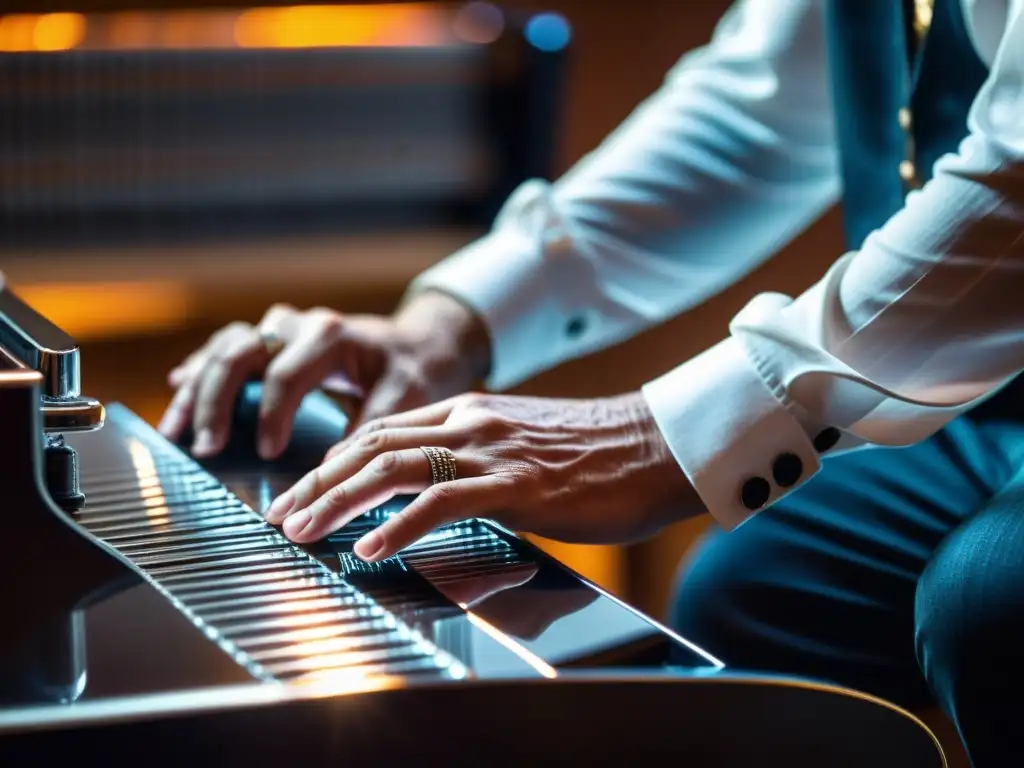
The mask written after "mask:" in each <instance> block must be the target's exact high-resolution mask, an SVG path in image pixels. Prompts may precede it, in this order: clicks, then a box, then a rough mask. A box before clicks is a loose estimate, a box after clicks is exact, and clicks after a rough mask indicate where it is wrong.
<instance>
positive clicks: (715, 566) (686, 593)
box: [669, 530, 731, 642]
mask: <svg viewBox="0 0 1024 768" xmlns="http://www.w3.org/2000/svg"><path fill="white" fill-rule="evenodd" d="M724 535H725V534H723V533H722V532H720V531H717V530H712V531H709V532H708V533H706V534H704V535H703V536H701V538H700V539H698V540H697V541H696V542H695V543H694V545H693V547H692V548H691V550H690V552H689V554H688V555H687V556H686V557H685V558H684V559H683V562H682V563H681V564H680V566H679V571H678V573H677V576H676V588H675V593H674V595H673V603H672V605H671V606H670V611H669V616H670V623H671V625H672V627H673V628H674V629H676V630H677V631H678V632H680V633H681V634H682V635H683V636H684V637H687V638H691V639H696V638H697V637H698V636H707V635H714V634H715V633H716V630H718V629H720V625H721V624H722V622H723V620H724V610H723V609H724V606H725V605H726V604H727V603H728V592H729V589H730V586H729V584H730V580H729V578H728V571H729V570H730V568H729V566H731V561H730V560H728V559H723V558H722V557H719V556H717V550H718V549H719V547H720V544H719V542H720V540H721V537H722V536H724ZM698 642H700V641H698Z"/></svg>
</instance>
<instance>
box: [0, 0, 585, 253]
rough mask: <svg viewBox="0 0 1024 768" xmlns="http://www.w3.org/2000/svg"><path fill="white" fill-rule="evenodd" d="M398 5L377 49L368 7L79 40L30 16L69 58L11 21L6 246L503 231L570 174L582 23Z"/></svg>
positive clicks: (97, 27)
mask: <svg viewBox="0 0 1024 768" xmlns="http://www.w3.org/2000/svg"><path fill="white" fill-rule="evenodd" d="M388 7H389V6H375V7H374V8H378V9H380V10H379V14H383V15H380V17H379V20H380V23H384V22H385V21H387V18H391V19H392V25H393V26H394V25H396V24H398V21H400V20H401V17H400V16H398V15H396V13H398V11H399V10H401V9H405V10H404V11H401V12H403V13H407V15H408V18H406V19H405V22H404V24H405V26H404V27H401V28H397V27H396V31H395V32H394V33H393V34H392V35H391V36H390V38H388V37H380V39H379V42H377V43H375V42H374V38H373V37H372V36H371V37H369V38H364V40H363V41H359V40H356V42H355V43H350V42H346V40H349V39H350V38H351V39H355V38H353V37H352V35H353V33H352V29H351V25H352V24H353V23H355V21H354V20H356V21H358V19H362V21H361V22H360V23H363V24H364V25H365V24H366V23H367V22H366V19H367V18H370V19H371V20H372V19H373V18H377V17H373V16H372V15H371V16H367V14H372V13H375V12H377V11H374V10H373V8H369V9H368V8H365V7H364V8H362V9H361V10H360V13H361V14H362V16H361V17H358V19H357V17H355V16H353V15H352V13H351V11H353V10H354V9H351V8H348V10H346V6H337V7H333V8H332V7H321V8H320V9H319V10H317V9H315V8H314V9H312V10H310V8H309V7H305V10H304V8H303V7H299V8H295V9H263V10H262V11H260V9H257V10H255V11H254V10H248V11H242V10H239V11H218V12H213V11H210V12H204V11H189V12H185V11H180V12H174V11H162V12H159V13H150V14H148V15H147V14H146V13H135V15H134V16H125V15H124V14H120V15H119V14H117V13H113V14H92V15H89V14H86V15H80V14H63V16H62V17H61V18H62V19H63V22H64V23H68V24H70V23H78V24H79V28H78V33H79V36H78V38H77V39H74V38H69V39H63V41H62V38H60V37H59V32H60V29H59V28H55V29H56V32H53V33H52V35H51V37H52V38H53V39H52V40H50V39H49V38H46V37H45V35H44V36H43V37H42V38H41V37H40V34H41V33H39V31H38V29H39V27H38V25H39V24H41V23H42V22H40V21H39V19H40V18H43V17H38V16H37V17H35V18H36V21H35V22H32V21H31V18H32V17H29V16H27V15H22V16H21V17H20V18H21V20H22V23H23V24H31V23H35V24H36V25H37V27H36V28H35V29H36V33H35V37H34V38H32V39H33V40H35V41H36V43H37V46H36V47H38V46H43V47H46V46H47V45H51V47H52V46H54V45H55V46H59V45H61V44H62V43H63V44H64V45H66V50H32V49H31V48H32V47H33V46H32V45H31V44H26V45H25V46H23V49H21V50H14V51H12V50H11V48H12V47H16V45H12V43H11V40H7V43H6V45H5V41H4V39H3V35H4V28H3V26H2V25H3V23H4V21H3V18H2V17H0V50H4V49H6V50H5V52H0V243H3V242H6V243H17V244H19V245H24V244H25V243H26V242H27V243H33V242H43V241H49V240H52V239H54V238H57V239H61V238H64V239H72V240H73V241H74V242H75V243H81V242H82V241H83V240H85V241H88V240H90V239H104V238H110V237H115V236H117V237H121V236H125V235H129V236H131V235H139V234H143V235H149V234H157V235H166V234H173V233H178V234H197V233H198V234H201V235H205V234H209V233H210V232H221V231H229V230H231V229H233V228H237V229H241V230H243V231H245V232H251V231H253V230H254V229H256V230H260V231H262V230H265V229H268V228H288V227H293V228H294V227H301V228H303V229H304V230H307V229H308V228H310V227H311V226H325V227H328V228H331V229H335V228H342V229H366V228H376V227H380V226H387V227H394V226H400V225H402V224H413V225H415V226H423V225H427V226H432V225H451V224H478V223H479V224H485V223H486V222H487V221H488V220H489V219H490V218H491V217H492V216H493V215H494V213H495V212H496V209H497V208H498V206H499V205H500V203H501V202H502V201H503V200H504V198H505V197H506V196H507V195H508V193H509V192H510V191H511V190H512V189H513V188H514V187H515V186H516V185H517V184H519V183H520V182H522V181H523V180H525V179H528V178H532V177H548V176H549V175H550V174H551V171H552V162H553V154H554V141H553V137H554V136H555V135H556V133H557V123H558V102H559V93H560V91H561V86H562V78H563V70H564V65H565V57H566V52H567V49H568V43H569V37H570V30H569V27H568V25H567V23H566V22H565V21H564V20H562V19H561V17H558V16H555V15H552V14H533V15H527V16H524V17H522V18H520V17H517V16H515V15H513V14H509V13H506V12H504V11H502V10H501V9H499V8H497V7H492V6H485V5H483V4H480V3H474V4H471V5H470V6H466V7H459V6H447V5H430V4H417V5H415V6H408V7H407V6H401V8H399V7H398V6H396V7H395V8H393V9H392V10H391V11H390V14H391V16H390V17H388V16H387V13H389V12H388V11H386V10H385V9H386V8H388ZM260 12H262V13H263V16H262V17H261V16H259V15H258V14H259V13H260ZM289 12H290V13H292V14H293V17H294V14H301V13H303V12H305V13H310V12H316V13H319V14H320V16H319V17H309V18H307V19H305V20H304V21H303V19H302V18H299V19H298V22H300V23H299V26H298V27H296V23H297V22H296V19H295V18H291V21H289V17H287V16H286V15H281V14H287V13H289ZM176 13H177V15H175V14H176ZM254 13H255V14H257V16H253V14H254ZM273 13H278V14H279V16H278V17H275V16H273ZM332 13H333V14H334V15H333V16H332V15H331V14H332ZM246 14H249V15H248V16H246ZM346 14H347V15H346ZM51 18H54V19H55V20H54V22H53V24H56V23H57V20H56V17H51ZM119 18H120V19H121V20H122V21H121V26H120V27H118V26H117V23H118V19H119ZM126 18H127V19H128V20H127V21H124V19H126ZM133 19H134V22H133V21H132V20H133ZM182 19H188V20H190V21H189V24H191V26H183V24H184V22H183V21H182ZM246 19H249V21H248V22H247V21H246ZM261 19H262V22H261V23H262V26H259V25H258V24H257V22H260V20H261ZM318 19H319V21H318ZM396 20H397V21H396ZM8 21H9V19H8ZM12 23H13V22H9V23H8V32H10V29H12V27H11V24H12ZM132 23H134V24H135V27H132V26H131V24H132ZM246 23H248V24H249V26H248V27H246ZM289 23H291V24H292V26H291V27H288V26H287V25H288V24H289ZM302 23H304V24H305V25H306V26H305V27H302ZM146 24H149V25H150V27H149V28H151V30H152V32H151V33H150V34H149V36H148V37H147V36H146V35H145V34H143V32H142V31H140V30H144V29H146V27H145V25H146ZM175 24H177V25H178V27H175V26H174V25H175ZM254 24H257V26H253V25H254ZM275 24H277V25H278V26H277V27H275V26H274V25H275ZM332 24H334V25H336V27H337V32H338V34H334V35H333V36H332V34H333V33H332V29H334V27H332V26H331V25H332ZM346 24H348V25H349V26H348V27H346ZM204 25H205V26H204ZM51 26H52V25H51ZM83 27H84V29H83ZM47 29H48V28H47ZM133 29H134V34H135V36H136V38H138V40H135V41H134V43H133V41H132V39H131V35H132V34H133V32H132V30H133ZM174 29H178V30H179V31H178V32H177V33H176V36H175V34H172V32H171V31H169V30H174ZM296 29H297V30H298V32H296ZM303 29H304V30H305V32H303ZM282 30H283V31H282ZM289 30H290V31H289ZM346 30H347V31H346ZM403 30H404V31H403ZM44 32H46V29H44ZM73 32H74V30H72V33H73ZM69 34H70V33H69ZM261 34H262V37H261ZM288 34H291V38H289V37H288ZM303 34H305V37H304V38H303V37H302V35H303ZM275 35H276V36H275ZM296 35H298V37H296ZM346 35H348V37H346ZM26 39H27V38H26ZM16 42H17V41H16V40H15V43H16ZM332 42H336V43H338V44H332ZM26 49H27V50H26Z"/></svg>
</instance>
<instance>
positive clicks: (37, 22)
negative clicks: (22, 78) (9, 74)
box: [0, 13, 85, 52]
mask: <svg viewBox="0 0 1024 768" xmlns="http://www.w3.org/2000/svg"><path fill="white" fill-rule="evenodd" d="M84 39H85V17H84V16H83V15H82V14H80V13H44V14H41V15H36V14H28V13H15V14H11V15H10V16H3V17H0V51H7V52H17V51H67V50H70V49H72V48H75V47H77V46H78V45H80V44H81V42H82V40H84Z"/></svg>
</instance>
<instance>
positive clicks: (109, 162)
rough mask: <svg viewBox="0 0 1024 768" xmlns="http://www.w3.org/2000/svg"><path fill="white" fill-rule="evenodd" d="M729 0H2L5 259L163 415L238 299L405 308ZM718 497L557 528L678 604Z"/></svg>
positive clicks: (19, 280)
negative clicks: (604, 540)
mask: <svg viewBox="0 0 1024 768" xmlns="http://www.w3.org/2000/svg"><path fill="white" fill-rule="evenodd" d="M727 5H728V3H727V2H726V1H725V0H643V1H642V2H633V3H622V2H618V3H615V2H603V1H600V0H544V1H543V2H542V1H541V0H538V1H537V2H534V1H533V0H509V2H506V3H504V4H503V5H502V6H501V7H500V8H499V7H496V6H491V5H485V4H482V3H471V4H468V5H466V4H442V3H439V4H435V3H405V4H389V3H373V4H367V5H354V4H342V5H336V6H297V7H283V6H274V7H269V6H266V7H263V6H261V7H254V6H253V5H251V4H246V5H239V6H230V5H224V4H218V5H216V6H209V7H204V6H203V5H202V4H201V3H196V2H182V3H175V2H173V0H161V1H160V2H152V1H151V0H135V2H127V0H124V1H123V2H121V1H118V0H61V1H60V2H56V0H54V2H52V3H51V2H50V0H24V2H19V0H4V2H3V3H2V4H0V14H2V15H0V269H2V270H3V271H4V272H5V273H6V274H7V278H8V280H9V282H10V283H12V284H13V286H14V288H15V290H16V291H18V292H19V293H20V294H21V295H22V296H23V298H25V299H26V300H27V301H28V302H29V303H30V304H32V305H34V306H35V307H36V308H37V309H39V310H41V311H42V312H44V313H46V314H47V315H48V316H49V317H50V318H51V319H53V320H55V321H56V322H58V323H59V324H60V325H62V326H63V327H64V328H65V329H66V330H67V331H68V332H70V333H71V334H72V335H74V336H75V337H77V338H78V340H79V341H80V342H81V345H82V350H83V352H82V354H83V379H84V387H85V391H86V392H87V393H88V394H89V395H92V396H94V397H98V398H100V399H101V400H104V401H115V400H116V401H121V402H123V403H125V404H126V405H128V406H129V407H130V408H132V409H134V410H135V411H136V412H138V413H139V414H140V415H142V416H143V418H145V419H147V420H148V421H150V422H151V423H154V424H155V423H156V422H157V421H158V419H159V417H160V415H161V413H162V411H163V408H164V406H165V405H166V403H167V402H168V400H169V397H170V394H171V392H170V390H169V389H168V388H167V386H166V384H165V376H166V373H167V371H168V370H169V369H170V368H171V367H172V366H173V365H175V364H176V363H178V362H179V361H180V360H181V359H182V358H183V357H184V356H185V355H186V354H187V353H188V352H190V351H192V350H193V349H194V348H195V347H196V346H197V345H199V344H200V343H201V342H202V341H203V340H205V339H206V338H207V337H208V336H209V335H210V334H211V333H212V332H213V331H215V330H216V329H217V328H219V327H220V326H222V325H224V324H225V323H227V322H230V321H232V320H237V319H243V320H250V321H256V320H258V319H259V317H260V316H261V315H262V314H263V312H264V311H265V309H266V308H267V307H268V306H269V305H270V304H272V303H274V302H278V301H283V302H289V303H292V304H294V305H296V306H299V307H309V306H316V305H326V306H330V307H333V308H336V309H339V310H342V311H350V312H381V313H386V312H390V311H391V309H392V308H393V307H394V306H395V304H396V302H397V301H398V299H399V297H400V296H401V293H402V291H403V288H404V286H405V284H406V283H407V282H408V280H409V279H410V278H411V277H412V276H413V275H415V274H416V273H417V272H419V271H420V270H422V269H423V268H425V267H426V266H428V265H429V264H431V263H433V262H435V261H437V260H439V259H442V258H444V256H446V255H447V254H448V253H450V252H451V251H453V250H454V249H456V248H458V247H459V246H460V245H463V244H465V243H466V242H469V241H470V240H471V239H472V238H474V237H475V236H476V235H478V234H479V233H480V232H482V231H483V230H484V229H485V228H486V227H487V225H488V222H489V221H490V218H491V217H492V216H493V214H494V212H495V210H496V209H497V207H498V206H499V205H500V203H501V201H502V200H503V199H504V197H505V196H506V195H507V194H508V192H509V191H511V189H512V188H514V186H515V185H516V184H518V183H519V182H521V181H522V180H524V179H526V178H530V177H533V176H543V177H547V178H554V177H556V176H557V175H558V174H560V173H561V172H562V171H563V170H564V169H566V168H567V167H569V166H570V165H571V164H572V163H573V162H574V161H576V160H577V159H578V158H579V157H580V156H581V155H583V154H584V153H586V152H587V151H589V150H591V149H593V148H594V147H595V146H596V145H597V144H598V143H599V142H600V141H601V139H602V138H603V137H604V136H605V134H607V133H608V132H609V131H610V130H611V129H612V128H614V126H615V125H616V124H617V123H618V122H619V121H621V120H622V119H623V118H624V117H625V116H626V115H627V114H628V113H629V112H630V111H631V109H633V108H634V107H635V106H636V105H637V103H638V102H639V101H640V100H641V99H643V98H644V97H645V96H646V95H647V94H649V93H650V92H651V91H653V90H654V89H655V88H657V87H658V85H659V83H660V82H661V80H662V78H663V77H664V75H665V73H666V71H667V70H668V69H669V67H671V65H672V64H673V63H674V62H675V61H676V59H678V57H679V56H680V55H682V54H683V53H684V52H686V51H687V50H688V49H691V48H693V47H695V46H698V45H701V44H703V43H704V42H705V41H706V40H707V39H708V37H709V36H710V34H711V31H712V29H713V27H714V24H715V23H716V21H717V20H718V18H719V16H720V15H721V13H722V12H723V11H724V10H725V8H726V7H727ZM841 247H842V246H841V240H840V232H839V219H838V215H837V213H836V212H831V213H830V214H828V215H827V216H826V217H825V218H824V219H823V221H821V222H820V223H819V224H818V225H816V226H815V227H814V228H813V229H812V230H811V231H810V232H809V233H808V234H807V235H806V236H804V237H803V238H802V239H800V240H799V241H798V242H796V243H795V244H793V245H792V246H791V247H790V248H789V249H788V250H787V251H786V252H785V253H783V254H782V255H781V256H780V257H779V258H777V259H775V260H773V261H772V262H771V263H770V264H768V265H767V266H766V267H765V268H763V269H762V270H760V271H759V272H757V273H755V274H753V275H751V276H750V277H749V278H747V279H745V280H744V281H743V282H742V283H741V284H739V285H738V286H736V287H735V288H733V289H732V290H730V291H728V292H727V293H726V294H724V295H722V296H720V297H718V298H717V299H715V300H713V301H711V302H709V303H707V304H706V305H704V306H701V307H699V308H697V309H696V310H694V311H692V312H690V313H689V314H688V315H686V316H685V317H682V318H679V319H677V320H675V321H673V322H671V323H668V324H666V325H665V326H663V327H659V328H657V329H654V330H652V331H650V332H649V333H646V334H644V335H643V336H642V337H641V338H638V339H635V340H633V341H631V342H629V343H627V344H624V345H622V346H620V347H618V348H615V349H611V350H608V351H606V352H604V353H602V354H600V355H598V356H596V357H592V358H590V359H587V360H583V361H577V362H574V363H571V364H568V365H565V366H563V367H561V368H559V369H558V370H554V371H551V372H549V373H547V374H545V375H543V376H541V377H539V378H537V379H536V380H534V381H531V382H529V383H528V384H526V385H524V386H523V387H521V389H520V391H521V392H523V393H531V394H545V395H553V396H593V395H603V394H613V393H617V392H622V391H626V390H630V389H635V388H636V387H638V386H639V385H640V384H642V383H643V382H644V381H646V380H648V379H650V378H652V377H654V376H656V375H657V374H659V373H661V372H663V371H665V370H667V369H668V368H670V367H672V366H673V365H675V364H677V363H679V362H681V361H683V360H685V359H686V358H688V357H690V356H692V355H694V354H696V353H698V352H700V351H701V350H703V349H704V348H706V347H707V346H709V345H711V344H712V343H714V342H715V341H717V340H719V339H720V338H721V337H722V335H723V334H724V333H725V332H726V325H727V323H728V320H729V318H730V317H731V316H732V315H733V314H734V313H735V312H736V311H737V310H738V309H739V308H740V307H741V306H742V305H743V304H744V303H745V302H746V301H747V300H748V299H749V297H750V296H751V295H752V294H754V293H755V292H759V291H763V290H781V291H784V292H787V293H794V292H799V291H801V290H802V289H803V288H805V287H806V286H807V285H809V284H810V283H811V282H812V281H813V280H814V279H815V277H816V276H818V275H820V274H821V272H822V271H823V270H824V268H825V266H826V265H827V264H828V263H830V262H831V261H832V260H833V259H834V258H835V257H836V256H837V255H838V254H839V253H840V249H841ZM705 524H706V522H705V521H704V520H694V521H691V522H688V523H685V524H681V525H679V526H676V527H675V528H673V529H671V530H669V531H666V532H664V533H663V534H662V535H661V536H659V537H658V538H656V539H654V540H652V541H648V542H644V543H642V544H638V545H635V546H631V547H627V548H618V547H579V546H566V545H561V544H556V543H554V542H541V543H542V545H543V546H545V547H546V548H548V549H549V550H550V551H552V552H554V553H555V554H557V555H558V556H559V557H560V558H562V559H563V560H565V561H566V562H567V563H569V564H570V565H571V566H573V567H574V568H576V569H577V570H579V571H580V572H581V573H583V574H584V575H586V576H588V577H590V578H592V579H594V580H595V581H596V582H598V583H599V584H601V585H603V586H604V587H606V588H607V589H609V590H610V591H612V592H614V593H615V594H617V595H620V596H622V597H623V598H625V599H626V600H628V601H629V602H631V603H633V604H635V605H637V606H639V607H640V608H642V609H643V610H645V611H647V612H649V613H651V614H653V615H655V616H658V617H661V616H663V615H664V608H665V605H666V600H667V597H668V594H669V591H670V587H671V583H672V579H673V576H674V573H675V571H676V568H677V566H678V563H679V560H680V558H681V557H683V556H684V554H685V552H686V550H687V548H688V547H689V546H691V544H692V542H693V540H694V537H695V536H697V535H698V534H699V533H700V531H701V529H702V528H703V526H704V525H705Z"/></svg>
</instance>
